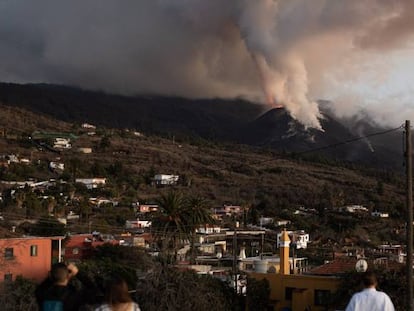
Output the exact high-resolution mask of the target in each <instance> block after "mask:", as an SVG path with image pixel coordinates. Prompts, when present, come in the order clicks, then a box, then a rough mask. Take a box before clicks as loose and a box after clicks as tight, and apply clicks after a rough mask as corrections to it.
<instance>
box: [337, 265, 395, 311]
mask: <svg viewBox="0 0 414 311" xmlns="http://www.w3.org/2000/svg"><path fill="white" fill-rule="evenodd" d="M362 283H363V284H364V287H365V288H364V289H363V290H362V291H360V292H359V293H356V294H354V295H353V296H352V298H351V300H350V301H349V303H348V306H347V307H346V309H345V311H395V309H394V305H393V303H392V301H391V299H390V297H388V295H387V294H386V293H384V292H380V291H377V289H376V287H377V284H378V282H377V278H376V276H375V274H374V273H373V272H365V274H364V276H363V278H362Z"/></svg>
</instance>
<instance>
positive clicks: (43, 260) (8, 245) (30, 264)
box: [0, 237, 64, 281]
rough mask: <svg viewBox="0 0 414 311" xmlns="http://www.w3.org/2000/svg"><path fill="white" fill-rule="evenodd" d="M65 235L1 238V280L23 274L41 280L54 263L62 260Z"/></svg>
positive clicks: (12, 278)
mask: <svg viewBox="0 0 414 311" xmlns="http://www.w3.org/2000/svg"><path fill="white" fill-rule="evenodd" d="M63 238H64V237H24V238H9V239H0V250H1V260H0V267H1V269H0V281H3V280H14V279H15V278H16V276H18V275H21V276H23V277H25V278H28V279H33V280H35V281H41V280H43V279H44V278H46V277H47V275H48V273H49V271H50V268H51V266H52V263H55V262H58V261H60V260H61V255H62V240H63Z"/></svg>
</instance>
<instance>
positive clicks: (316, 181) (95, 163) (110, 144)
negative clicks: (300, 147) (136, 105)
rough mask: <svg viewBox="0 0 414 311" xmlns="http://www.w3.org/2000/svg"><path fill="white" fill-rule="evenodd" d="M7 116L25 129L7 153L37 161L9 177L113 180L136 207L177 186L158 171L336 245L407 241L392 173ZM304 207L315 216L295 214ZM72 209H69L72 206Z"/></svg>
mask: <svg viewBox="0 0 414 311" xmlns="http://www.w3.org/2000/svg"><path fill="white" fill-rule="evenodd" d="M11 116H13V117H11ZM11 119H13V122H11V121H10V120H11ZM0 120H1V121H0V122H1V123H0V128H3V129H5V130H6V131H7V132H8V133H9V134H10V133H13V132H14V133H23V134H19V135H14V134H13V135H11V136H7V135H6V136H3V137H2V138H1V139H0V143H1V150H2V155H5V154H10V153H17V154H20V155H25V156H27V157H30V160H31V163H33V164H32V168H31V169H30V170H29V169H24V170H18V169H17V166H12V167H9V168H8V169H5V168H3V169H2V171H1V178H0V179H3V180H4V179H10V178H15V179H18V178H20V180H27V179H28V178H33V179H35V180H42V179H45V178H63V179H65V180H69V181H70V180H71V178H72V177H92V176H95V177H98V176H99V177H107V178H108V179H109V184H108V185H107V187H105V190H104V191H103V192H102V193H100V195H106V196H111V197H113V198H115V199H116V200H118V201H119V202H121V206H125V207H127V206H130V204H131V202H135V201H140V202H141V203H145V202H147V203H149V202H153V201H154V200H155V199H156V198H157V197H159V196H160V194H161V193H165V192H167V191H170V190H171V189H170V188H169V187H166V188H157V187H154V186H152V185H151V183H150V179H151V178H152V177H153V176H154V174H159V173H160V174H177V175H179V176H180V177H181V182H180V184H179V185H177V186H175V187H174V189H175V190H177V191H181V192H184V193H188V194H198V195H201V196H203V197H205V198H207V199H209V201H210V204H211V206H212V207H214V206H221V205H223V204H224V203H227V204H229V203H230V204H241V205H243V206H246V207H249V208H253V209H254V210H255V213H256V214H259V215H264V216H270V217H277V218H283V219H289V220H292V221H293V222H294V224H293V226H294V227H296V228H298V229H306V230H309V231H310V232H312V234H313V236H318V235H321V236H323V237H330V239H334V240H340V239H342V238H344V237H349V236H351V237H353V236H358V238H357V239H361V237H362V238H363V239H364V240H365V241H368V240H369V241H376V242H382V241H384V240H389V241H398V242H401V241H402V240H403V239H404V235H403V232H402V231H399V232H398V233H396V232H397V231H395V230H394V229H396V228H400V227H401V225H402V224H403V221H404V219H403V217H404V216H403V215H404V193H403V188H404V186H403V179H402V178H401V176H398V175H397V174H395V173H392V172H389V171H376V170H371V169H366V168H363V167H358V166H355V165H347V166H344V165H340V166H336V165H335V164H334V163H333V162H331V163H328V162H326V160H324V159H313V161H310V160H308V161H306V160H304V159H294V158H289V157H288V156H286V155H283V154H281V153H275V152H272V151H269V150H262V149H256V148H253V147H248V146H243V145H237V144H230V143H228V144H216V143H211V142H209V141H206V140H198V141H197V143H192V144H189V143H187V142H185V141H180V140H179V139H175V140H173V139H165V138H161V137H158V136H152V135H146V133H140V134H138V133H134V132H132V131H126V130H115V129H108V128H103V127H98V128H97V129H96V135H94V136H88V135H87V134H86V132H85V131H84V130H83V129H81V128H80V126H76V125H72V124H69V123H65V122H61V121H56V120H55V119H51V118H49V117H46V116H42V115H37V114H34V113H32V112H28V111H25V110H23V109H16V108H11V107H9V106H4V105H3V106H0ZM35 129H36V130H48V131H59V132H68V131H69V132H71V133H73V134H75V135H78V136H79V138H78V139H77V140H75V141H73V148H72V149H70V150H65V151H62V152H60V153H59V154H56V153H53V152H50V151H48V150H45V149H39V148H38V146H36V145H33V144H31V142H30V139H28V136H27V134H24V133H27V132H29V133H30V132H31V131H33V130H35ZM103 140H106V143H105V144H103ZM78 147H91V148H92V149H93V153H91V154H81V153H78V152H77V151H76V150H77V148H78ZM49 161H61V162H64V163H65V167H66V169H65V172H62V173H56V172H52V171H50V170H48V169H47V166H48V162H49ZM13 176H14V177H13ZM80 190H81V189H80ZM95 194H96V193H95ZM84 195H85V193H84ZM352 204H359V205H364V206H367V207H368V208H369V209H370V210H371V211H372V210H380V211H383V212H388V213H390V215H391V218H390V219H385V220H376V219H372V218H369V217H368V218H366V217H362V218H361V217H360V216H357V215H344V214H343V213H340V212H339V210H338V208H339V207H341V206H344V205H352ZM301 206H302V207H305V208H306V209H309V210H314V211H313V212H308V213H296V211H297V210H299V208H300V207H301ZM71 208H73V206H71V205H69V206H67V207H66V208H65V209H66V210H67V211H69V210H70V209H71ZM251 210H252V209H251ZM9 212H10V211H9ZM249 217H250V216H249Z"/></svg>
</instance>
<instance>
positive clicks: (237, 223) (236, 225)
mask: <svg viewBox="0 0 414 311" xmlns="http://www.w3.org/2000/svg"><path fill="white" fill-rule="evenodd" d="M238 227H239V222H238V221H236V223H235V226H234V232H233V277H234V290H235V292H236V294H237V289H238V288H237V228H238Z"/></svg>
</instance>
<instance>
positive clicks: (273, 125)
mask: <svg viewBox="0 0 414 311" xmlns="http://www.w3.org/2000/svg"><path fill="white" fill-rule="evenodd" d="M0 102H2V103H3V104H5V105H8V106H12V107H21V108H24V109H28V110H31V111H33V112H36V113H41V114H44V115H49V116H51V117H53V118H55V119H58V120H62V121H65V122H70V123H78V124H79V123H83V122H85V121H88V122H92V123H94V124H97V125H100V126H106V127H109V128H118V129H125V128H130V129H135V130H138V131H144V132H146V133H148V134H155V135H161V136H163V137H173V136H175V137H176V138H179V139H185V140H186V141H187V142H194V141H196V140H198V139H207V140H210V141H214V142H217V143H229V142H230V143H242V144H248V145H251V146H259V147H266V148H271V149H273V150H275V151H278V152H295V153H303V152H305V153H307V152H308V151H309V150H314V149H318V152H313V153H312V155H315V154H318V156H322V157H329V158H330V159H334V160H340V161H347V162H357V163H361V164H363V165H368V166H371V167H373V166H375V167H377V168H392V169H396V170H401V168H402V167H401V158H402V149H401V144H399V143H398V144H397V143H396V141H401V140H400V139H401V133H398V132H394V133H389V134H387V135H381V136H377V137H373V138H370V139H369V140H367V139H366V140H364V141H359V142H356V143H353V144H352V145H338V143H340V142H343V141H347V140H349V139H352V138H354V137H357V136H363V135H366V134H372V133H376V132H381V131H384V129H383V128H381V127H379V126H372V125H371V123H370V122H368V121H369V120H368V118H365V119H360V120H355V121H352V122H351V121H350V120H348V121H347V122H342V121H341V120H338V119H336V118H335V117H333V116H332V114H331V113H330V112H329V111H328V110H326V111H325V112H324V118H323V119H322V120H321V122H322V126H323V128H324V131H318V130H313V129H304V128H303V126H302V125H301V124H299V123H298V122H296V121H295V120H294V119H292V118H291V117H290V116H289V114H288V113H287V112H286V111H285V110H284V109H273V110H270V111H266V107H264V106H262V105H257V104H254V103H251V102H248V101H245V100H242V99H234V100H224V99H185V98H177V97H161V96H135V97H126V96H118V95H110V94H105V93H100V92H92V91H84V90H81V89H76V88H70V87H64V86H56V85H46V84H29V85H18V84H7V83H0ZM322 106H323V107H324V106H327V104H326V102H324V105H322ZM330 145H337V146H336V148H328V149H326V148H323V147H325V146H330Z"/></svg>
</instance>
